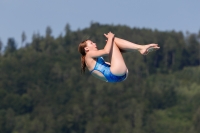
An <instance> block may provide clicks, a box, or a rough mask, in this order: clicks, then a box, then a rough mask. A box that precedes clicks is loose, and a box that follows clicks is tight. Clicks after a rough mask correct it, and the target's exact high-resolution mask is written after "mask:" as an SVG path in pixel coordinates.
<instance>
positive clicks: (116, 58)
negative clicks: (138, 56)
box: [109, 41, 127, 76]
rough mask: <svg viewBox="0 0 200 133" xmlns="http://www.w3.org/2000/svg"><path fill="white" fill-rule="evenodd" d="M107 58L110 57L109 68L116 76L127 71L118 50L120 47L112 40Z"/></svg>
mask: <svg viewBox="0 0 200 133" xmlns="http://www.w3.org/2000/svg"><path fill="white" fill-rule="evenodd" d="M109 58H110V64H111V66H110V70H111V72H112V73H113V74H115V75H117V76H121V75H124V74H125V73H127V67H126V64H125V62H124V58H123V56H122V54H121V52H120V49H119V48H118V47H117V45H116V43H115V42H114V41H113V45H112V49H111V52H110V55H109Z"/></svg>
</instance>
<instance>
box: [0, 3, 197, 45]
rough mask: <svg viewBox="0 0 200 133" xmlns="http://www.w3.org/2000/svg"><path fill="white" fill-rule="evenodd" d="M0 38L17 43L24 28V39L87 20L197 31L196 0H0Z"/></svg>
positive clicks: (55, 33)
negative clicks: (12, 39)
mask: <svg viewBox="0 0 200 133" xmlns="http://www.w3.org/2000/svg"><path fill="white" fill-rule="evenodd" d="M0 17H1V18H0V40H1V41H2V42H3V44H4V45H6V43H7V40H8V38H11V37H12V38H14V39H15V41H16V42H17V44H18V46H19V45H20V44H21V34H22V32H23V31H24V32H25V34H26V36H27V42H31V41H32V35H33V34H34V33H40V35H42V36H44V35H45V30H46V28H47V26H50V27H51V29H52V34H53V36H54V37H58V36H59V35H60V34H61V33H62V34H64V28H65V26H66V24H67V23H68V24H70V27H71V30H73V31H76V30H78V29H84V28H87V27H89V26H90V24H91V22H98V23H100V24H114V25H118V24H120V25H127V26H129V27H131V28H133V27H137V28H150V29H153V30H154V29H157V30H159V31H172V30H175V31H177V32H179V31H182V32H184V33H185V32H186V31H188V32H190V33H199V31H200V0H0Z"/></svg>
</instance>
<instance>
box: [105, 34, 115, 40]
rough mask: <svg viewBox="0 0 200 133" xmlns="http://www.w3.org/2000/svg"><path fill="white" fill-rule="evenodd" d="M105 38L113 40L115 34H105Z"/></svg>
mask: <svg viewBox="0 0 200 133" xmlns="http://www.w3.org/2000/svg"><path fill="white" fill-rule="evenodd" d="M104 36H105V37H107V38H108V39H113V38H114V36H115V34H113V33H112V32H108V34H104Z"/></svg>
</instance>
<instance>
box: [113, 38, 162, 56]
mask: <svg viewBox="0 0 200 133" xmlns="http://www.w3.org/2000/svg"><path fill="white" fill-rule="evenodd" d="M114 42H115V43H116V45H117V46H118V47H119V49H120V50H121V51H123V52H124V51H135V50H137V51H139V52H140V53H141V54H146V53H148V52H147V49H148V48H150V47H153V48H154V49H159V47H158V45H157V44H149V45H138V44H135V43H132V42H129V41H127V40H124V39H120V38H117V37H115V38H114Z"/></svg>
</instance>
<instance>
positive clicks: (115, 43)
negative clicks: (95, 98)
mask: <svg viewBox="0 0 200 133" xmlns="http://www.w3.org/2000/svg"><path fill="white" fill-rule="evenodd" d="M104 35H105V37H106V38H107V43H106V45H105V47H104V49H101V50H98V49H97V46H96V43H94V42H92V41H91V40H88V41H87V42H86V43H87V46H86V47H85V51H86V56H85V61H86V66H87V68H88V70H89V71H91V70H93V68H94V66H95V64H96V58H98V57H101V56H109V58H110V63H108V62H107V63H108V64H110V70H111V72H112V73H113V74H114V75H116V76H121V75H124V74H125V73H128V69H127V67H126V64H125V62H124V58H123V56H122V53H121V51H125V52H128V51H135V50H137V51H139V52H140V53H141V54H142V55H145V54H147V53H148V51H147V50H148V48H153V49H154V50H157V49H159V48H160V47H158V44H148V45H138V44H135V43H132V42H129V41H127V40H124V39H120V38H117V37H114V34H113V33H111V32H109V33H108V34H104ZM92 74H93V76H95V77H97V78H99V79H101V80H104V81H106V79H105V77H104V76H103V74H101V73H100V72H99V71H96V70H95V71H94V72H92Z"/></svg>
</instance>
